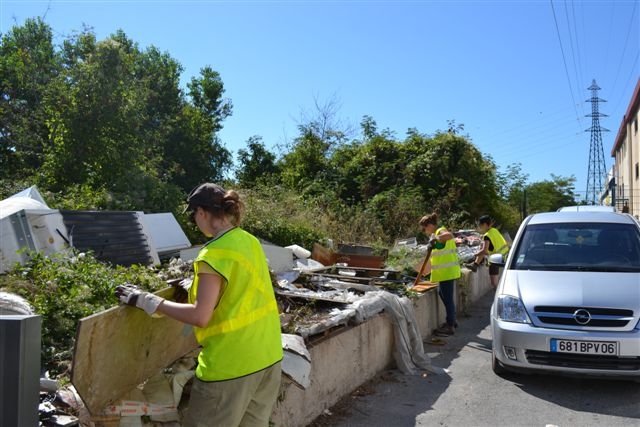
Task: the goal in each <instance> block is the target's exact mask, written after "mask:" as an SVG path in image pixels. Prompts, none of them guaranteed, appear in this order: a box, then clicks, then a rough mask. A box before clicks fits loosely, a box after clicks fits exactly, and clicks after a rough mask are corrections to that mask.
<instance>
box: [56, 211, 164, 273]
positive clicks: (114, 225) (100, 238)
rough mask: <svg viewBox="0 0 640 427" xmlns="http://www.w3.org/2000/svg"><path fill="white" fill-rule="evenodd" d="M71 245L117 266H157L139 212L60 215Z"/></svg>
mask: <svg viewBox="0 0 640 427" xmlns="http://www.w3.org/2000/svg"><path fill="white" fill-rule="evenodd" d="M60 213H61V214H62V218H63V221H64V224H65V226H66V227H67V232H68V233H69V241H70V243H71V245H72V246H73V247H74V248H76V249H77V250H79V251H92V252H93V253H94V254H95V257H96V259H99V260H100V261H105V262H109V263H112V264H116V265H124V266H130V265H133V264H142V265H151V264H153V263H154V260H153V256H152V254H151V250H150V248H149V242H148V241H147V236H146V235H145V233H144V230H143V226H142V224H141V223H140V220H139V218H138V214H137V212H135V211H133V212H132V211H122V212H118V211H60Z"/></svg>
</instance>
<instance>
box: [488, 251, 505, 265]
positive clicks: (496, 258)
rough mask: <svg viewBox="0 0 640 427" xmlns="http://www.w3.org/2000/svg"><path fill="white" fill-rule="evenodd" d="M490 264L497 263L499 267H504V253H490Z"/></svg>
mask: <svg viewBox="0 0 640 427" xmlns="http://www.w3.org/2000/svg"><path fill="white" fill-rule="evenodd" d="M489 264H492V265H497V266H498V267H504V264H505V259H504V257H503V256H502V254H493V255H489Z"/></svg>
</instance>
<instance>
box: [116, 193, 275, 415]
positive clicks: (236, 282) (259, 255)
mask: <svg viewBox="0 0 640 427" xmlns="http://www.w3.org/2000/svg"><path fill="white" fill-rule="evenodd" d="M243 207H244V205H243V202H242V201H241V200H240V197H239V195H238V193H236V192H235V191H233V190H229V191H227V190H225V189H223V188H222V187H220V186H219V185H217V184H210V183H206V184H202V185H199V186H198V187H196V188H194V190H193V191H192V192H191V194H190V195H189V198H188V199H187V207H186V209H185V212H189V219H190V221H191V222H193V223H194V224H195V225H196V226H197V227H198V228H199V229H200V231H201V232H202V233H203V234H204V235H205V236H206V237H207V238H209V239H210V240H209V241H208V242H207V243H206V244H205V245H204V246H203V247H202V249H200V252H199V253H198V256H197V257H196V259H195V260H194V263H193V267H194V280H193V284H192V285H191V287H190V288H189V297H188V303H186V304H182V303H178V302H174V301H168V300H164V299H162V298H160V297H158V296H156V295H154V294H151V293H148V292H142V291H140V290H139V289H137V288H136V287H134V286H132V285H125V286H118V288H117V289H116V295H117V296H118V297H119V298H120V300H121V301H122V302H124V303H126V304H129V305H132V306H135V307H138V308H141V309H143V310H144V311H146V312H147V313H148V314H154V313H158V314H164V315H166V316H169V317H172V318H174V319H176V320H179V321H181V322H184V323H187V324H190V325H193V326H194V333H195V336H196V339H197V340H198V343H199V344H200V345H201V346H202V350H201V351H200V354H199V355H198V366H197V368H196V372H195V374H196V378H195V379H194V383H193V386H192V388H191V395H190V398H189V403H188V406H187V408H186V411H185V414H184V418H183V424H182V425H184V426H185V427H187V426H188V427H204V426H221V427H222V426H225V427H226V426H234V427H235V426H252V427H253V426H256V427H257V426H260V427H267V426H268V425H269V417H270V415H271V411H272V409H273V406H274V405H275V402H276V399H277V397H278V392H279V388H280V381H281V366H280V363H281V360H282V357H283V352H282V338H281V333H280V318H279V314H278V306H277V303H276V299H275V294H274V291H273V285H272V284H271V277H270V275H269V267H268V265H267V259H266V257H265V254H264V252H263V250H262V246H261V244H260V241H259V240H258V239H257V238H256V237H254V236H253V235H251V234H249V233H248V232H246V231H245V230H243V229H242V228H240V227H239V223H240V216H241V213H242V210H243ZM168 345H170V343H168Z"/></svg>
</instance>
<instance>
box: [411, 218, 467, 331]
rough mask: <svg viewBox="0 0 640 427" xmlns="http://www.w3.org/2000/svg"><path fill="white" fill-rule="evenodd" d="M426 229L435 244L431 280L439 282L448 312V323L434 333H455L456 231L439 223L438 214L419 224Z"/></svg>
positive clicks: (457, 262)
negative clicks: (454, 234) (454, 233)
mask: <svg viewBox="0 0 640 427" xmlns="http://www.w3.org/2000/svg"><path fill="white" fill-rule="evenodd" d="M418 224H419V225H420V227H421V228H422V231H423V232H424V233H425V234H426V235H427V236H430V239H429V244H430V245H431V248H432V251H431V258H430V261H431V277H430V281H432V282H437V283H438V294H439V295H440V299H441V300H442V303H443V304H444V308H445V311H446V322H445V323H444V324H442V325H440V327H439V328H437V329H436V330H434V331H433V333H434V335H436V336H440V337H446V336H450V335H453V334H454V333H455V330H456V327H457V326H458V323H457V321H456V303H455V285H456V279H458V278H459V277H460V261H459V260H458V250H457V248H456V242H455V239H454V236H453V233H451V232H450V231H448V230H447V229H446V228H445V227H442V226H438V215H437V214H436V213H432V214H430V215H425V216H423V217H422V218H421V219H420V222H419V223H418Z"/></svg>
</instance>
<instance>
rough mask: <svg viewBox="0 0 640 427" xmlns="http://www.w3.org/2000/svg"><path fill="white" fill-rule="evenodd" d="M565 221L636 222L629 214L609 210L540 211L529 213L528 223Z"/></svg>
mask: <svg viewBox="0 0 640 427" xmlns="http://www.w3.org/2000/svg"><path fill="white" fill-rule="evenodd" d="M567 222H609V223H618V224H637V223H636V221H635V220H634V218H633V217H632V216H631V215H629V214H626V213H620V212H611V211H558V212H542V213H537V214H533V215H530V216H529V221H528V224H557V223H567Z"/></svg>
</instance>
